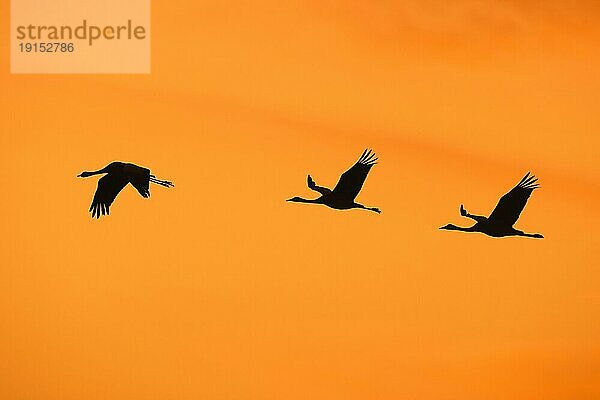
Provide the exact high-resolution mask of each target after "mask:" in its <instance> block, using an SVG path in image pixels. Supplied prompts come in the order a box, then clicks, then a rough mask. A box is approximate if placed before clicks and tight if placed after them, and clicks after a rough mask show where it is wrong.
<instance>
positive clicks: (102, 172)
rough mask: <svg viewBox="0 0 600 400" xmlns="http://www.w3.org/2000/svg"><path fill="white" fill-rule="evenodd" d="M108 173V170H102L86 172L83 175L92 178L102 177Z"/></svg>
mask: <svg viewBox="0 0 600 400" xmlns="http://www.w3.org/2000/svg"><path fill="white" fill-rule="evenodd" d="M105 173H106V168H102V169H99V170H96V171H85V172H83V173H82V175H85V176H92V175H100V174H105Z"/></svg>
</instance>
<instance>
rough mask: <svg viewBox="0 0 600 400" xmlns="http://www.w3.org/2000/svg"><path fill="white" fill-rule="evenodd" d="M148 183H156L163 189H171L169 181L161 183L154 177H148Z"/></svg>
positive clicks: (171, 184) (171, 185)
mask: <svg viewBox="0 0 600 400" xmlns="http://www.w3.org/2000/svg"><path fill="white" fill-rule="evenodd" d="M150 182H152V183H156V184H157V185H161V186H164V187H173V186H175V185H173V182H170V181H161V180H160V179H156V177H155V176H154V175H150Z"/></svg>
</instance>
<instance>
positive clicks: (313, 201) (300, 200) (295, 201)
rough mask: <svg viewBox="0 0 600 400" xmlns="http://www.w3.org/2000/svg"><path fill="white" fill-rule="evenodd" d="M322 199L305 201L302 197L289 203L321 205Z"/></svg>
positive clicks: (295, 198)
mask: <svg viewBox="0 0 600 400" xmlns="http://www.w3.org/2000/svg"><path fill="white" fill-rule="evenodd" d="M320 200H321V198H318V199H303V198H302V197H294V198H293V199H289V200H288V201H291V202H294V203H312V204H319V203H321V201H320Z"/></svg>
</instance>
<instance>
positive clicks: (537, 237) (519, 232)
mask: <svg viewBox="0 0 600 400" xmlns="http://www.w3.org/2000/svg"><path fill="white" fill-rule="evenodd" d="M517 232H518V233H517V234H518V235H519V236H525V237H530V238H536V239H543V238H544V236H543V235H541V234H539V233H525V232H522V231H517Z"/></svg>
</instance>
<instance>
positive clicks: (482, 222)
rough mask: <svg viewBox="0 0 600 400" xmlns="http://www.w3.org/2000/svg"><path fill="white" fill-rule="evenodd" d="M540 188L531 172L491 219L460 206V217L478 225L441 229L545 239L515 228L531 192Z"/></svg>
mask: <svg viewBox="0 0 600 400" xmlns="http://www.w3.org/2000/svg"><path fill="white" fill-rule="evenodd" d="M538 187H539V184H538V183H537V178H536V177H535V176H533V175H530V174H529V172H528V173H527V175H525V177H524V178H523V179H521V181H520V182H519V183H518V184H517V186H515V187H514V188H513V189H512V190H511V191H510V192H508V193H506V194H505V195H504V196H502V198H500V201H499V202H498V205H496V208H494V211H492V213H491V214H490V216H489V217H487V218H486V217H482V216H480V215H472V214H469V213H468V212H467V210H465V208H464V207H463V205H462V204H461V205H460V215H462V216H463V217H467V218H471V219H473V220H475V221H476V224H475V225H473V226H471V227H469V228H464V227H460V226H456V225H452V224H448V225H446V226H442V227H441V228H440V229H448V230H452V231H463V232H481V233H485V234H486V235H489V236H494V237H503V236H527V237H532V238H543V236H542V235H540V234H539V233H534V234H531V233H524V232H523V231H519V230H517V229H515V228H513V225H514V224H515V222H517V219H519V215H521V211H523V209H524V208H525V204H527V199H529V196H531V192H533V191H534V190H535V189H537V188H538Z"/></svg>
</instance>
